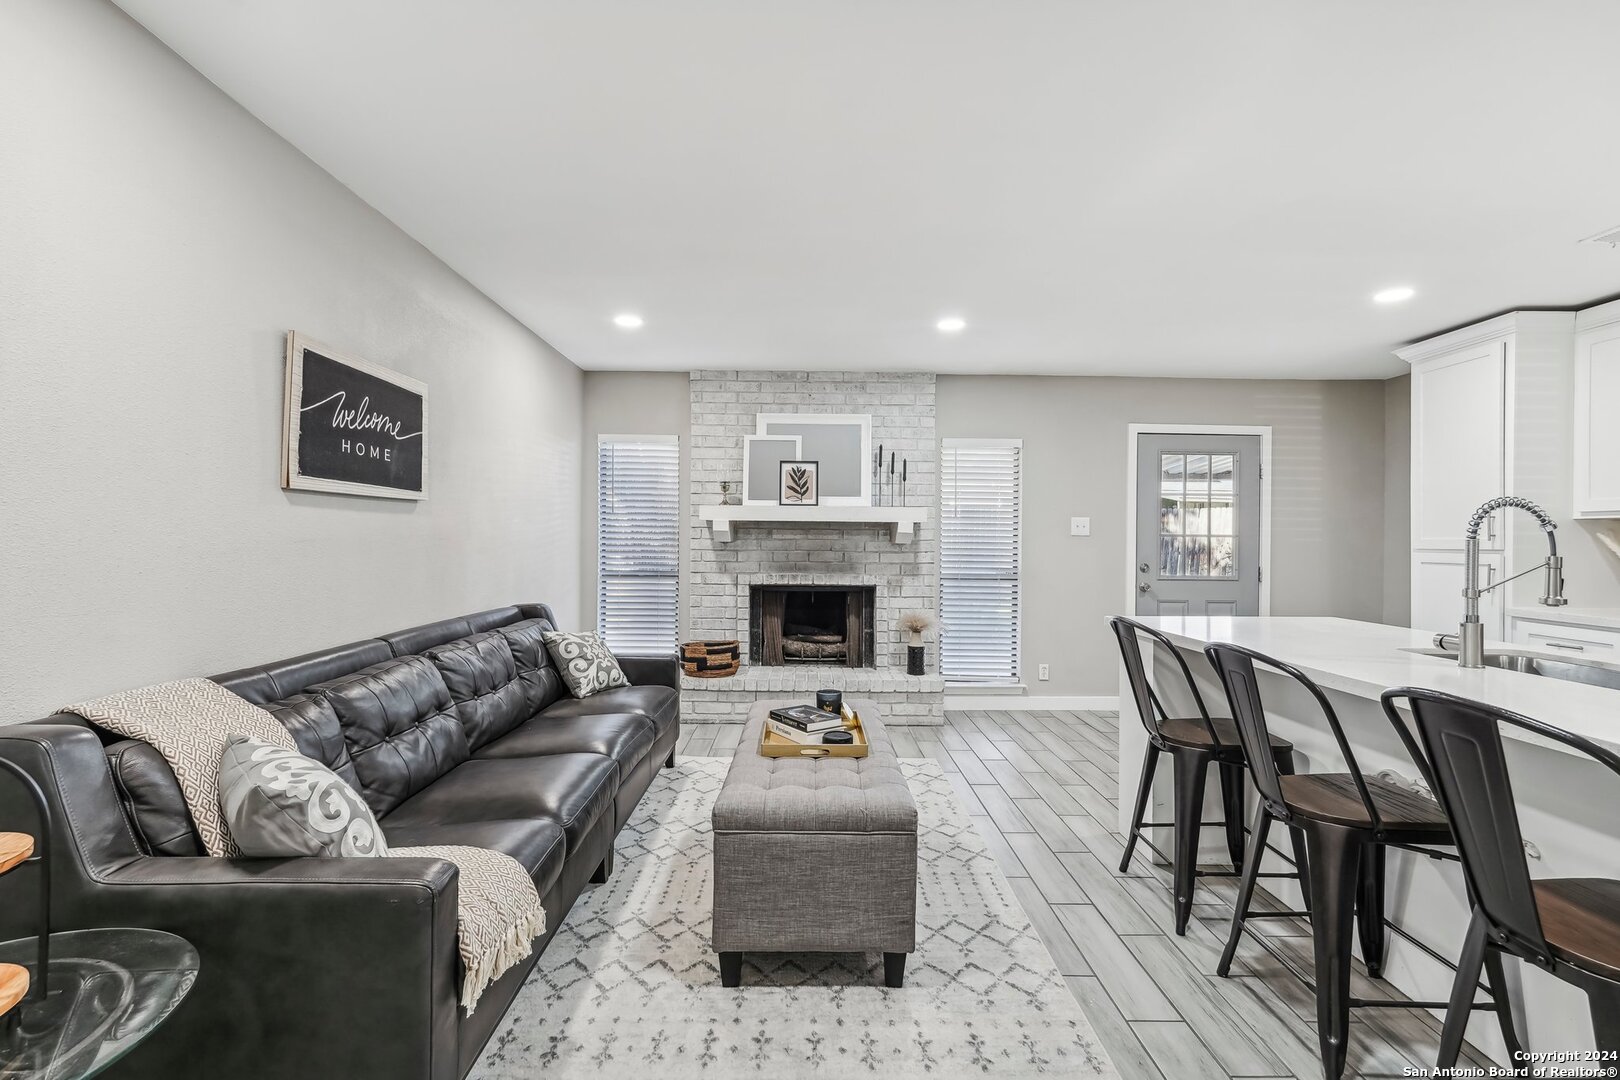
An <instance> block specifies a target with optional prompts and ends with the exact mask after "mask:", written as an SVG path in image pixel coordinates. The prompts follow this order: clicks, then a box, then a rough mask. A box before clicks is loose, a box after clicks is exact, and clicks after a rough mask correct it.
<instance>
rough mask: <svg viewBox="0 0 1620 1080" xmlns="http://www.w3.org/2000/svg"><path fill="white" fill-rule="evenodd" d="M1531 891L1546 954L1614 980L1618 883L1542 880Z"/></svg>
mask: <svg viewBox="0 0 1620 1080" xmlns="http://www.w3.org/2000/svg"><path fill="white" fill-rule="evenodd" d="M1531 888H1532V889H1533V890H1534V891H1535V895H1536V910H1537V913H1538V914H1539V915H1540V916H1541V934H1542V937H1544V938H1546V939H1547V945H1548V946H1549V947H1550V948H1551V949H1552V954H1553V955H1554V956H1556V957H1557V958H1558V959H1560V960H1562V961H1564V963H1566V964H1569V965H1571V966H1573V967H1578V968H1581V969H1582V970H1584V971H1590V972H1593V973H1594V974H1597V975H1602V976H1603V977H1604V978H1607V979H1620V881H1611V880H1609V879H1607V878H1543V879H1542V880H1540V881H1536V882H1532V883H1531Z"/></svg>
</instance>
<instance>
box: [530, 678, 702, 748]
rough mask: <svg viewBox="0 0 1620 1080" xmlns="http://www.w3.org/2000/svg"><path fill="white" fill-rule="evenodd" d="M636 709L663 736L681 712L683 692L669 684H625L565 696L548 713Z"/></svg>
mask: <svg viewBox="0 0 1620 1080" xmlns="http://www.w3.org/2000/svg"><path fill="white" fill-rule="evenodd" d="M604 713H632V714H634V715H636V716H645V717H646V718H647V719H648V720H651V721H652V724H653V727H654V729H656V731H657V733H658V734H659V736H663V735H664V734H666V733H667V732H668V731H669V730H670V729H672V728H673V727H674V726H675V723H676V721H677V720H678V719H679V717H680V713H681V695H680V692H679V691H678V690H672V689H670V688H669V687H667V686H621V687H618V688H617V689H614V690H604V691H602V692H601V693H600V694H592V695H591V696H590V697H588V698H575V697H564V698H561V699H560V700H558V701H556V702H553V703H552V704H551V705H549V706H548V707H547V708H546V711H545V714H544V715H546V716H550V717H556V718H559V719H560V718H562V717H568V716H600V715H603V714H604Z"/></svg>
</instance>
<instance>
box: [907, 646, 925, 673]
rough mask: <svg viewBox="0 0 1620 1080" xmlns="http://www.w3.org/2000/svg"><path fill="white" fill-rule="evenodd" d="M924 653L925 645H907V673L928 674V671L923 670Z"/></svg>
mask: <svg viewBox="0 0 1620 1080" xmlns="http://www.w3.org/2000/svg"><path fill="white" fill-rule="evenodd" d="M923 653H924V649H923V647H922V646H921V645H907V646H906V674H907V675H926V674H927V672H926V671H924V670H923Z"/></svg>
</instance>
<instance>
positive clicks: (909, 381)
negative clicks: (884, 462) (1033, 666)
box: [681, 371, 945, 724]
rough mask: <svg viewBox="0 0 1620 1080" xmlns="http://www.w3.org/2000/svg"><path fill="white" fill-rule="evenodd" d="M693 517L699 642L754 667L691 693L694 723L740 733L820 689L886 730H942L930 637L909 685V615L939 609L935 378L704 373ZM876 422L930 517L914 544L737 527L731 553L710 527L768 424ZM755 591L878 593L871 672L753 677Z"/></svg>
mask: <svg viewBox="0 0 1620 1080" xmlns="http://www.w3.org/2000/svg"><path fill="white" fill-rule="evenodd" d="M690 385H691V407H692V418H691V422H692V434H691V445H690V460H691V491H690V495H691V500H690V501H691V506H692V517H691V519H690V520H689V521H688V524H687V534H686V543H687V550H688V554H689V557H690V572H689V576H688V581H689V583H690V584H689V586H688V597H687V600H686V602H687V605H688V610H687V618H688V623H689V625H690V627H691V636H692V637H694V638H735V639H737V640H738V641H740V642H741V643H742V647H743V651H744V667H743V669H742V671H741V672H739V673H738V674H737V675H735V676H732V677H731V678H729V679H694V678H691V677H683V678H682V682H681V716H682V719H683V720H691V721H695V722H699V723H701V722H704V721H719V722H727V721H740V720H741V719H742V717H743V715H744V714H745V713H746V712H747V709H748V706H749V705H751V704H752V703H753V702H755V701H757V700H759V699H760V698H762V697H796V696H797V697H803V696H807V695H808V694H810V693H812V692H813V691H815V690H817V689H819V688H821V687H836V688H838V689H842V690H844V691H845V692H846V693H847V694H849V695H851V696H859V697H866V698H870V699H873V700H874V701H876V702H877V703H878V707H879V709H880V710H881V711H882V713H883V715H884V716H886V717H893V718H896V719H901V718H903V719H904V720H905V722H907V723H914V724H926V723H942V722H943V721H944V711H943V709H944V695H945V683H944V679H943V678H941V677H940V675H939V674H938V670H939V668H938V656H939V653H938V643H937V641H936V640H935V637H934V635H933V634H930V635H929V637H928V665H927V670H928V672H929V674H927V675H923V676H911V675H907V674H906V649H905V645H906V642H905V634H904V632H903V631H901V630H900V628H899V622H898V620H899V617H900V615H901V614H902V613H903V612H906V611H914V610H922V611H928V612H933V611H935V609H936V608H937V606H938V602H939V521H938V511H939V479H938V477H939V473H938V454H939V448H938V443H937V440H936V438H935V433H934V377H933V376H932V375H919V374H910V373H890V374H882V373H879V374H874V373H871V372H859V373H854V372H841V371H810V372H802V371H799V372H759V371H746V372H736V371H695V372H693V373H692V375H691V384H690ZM782 412H803V413H869V414H871V417H872V444H873V448H874V450H875V449H876V448H877V447H878V446H879V445H881V446H882V447H883V452H884V455H885V458H887V455H888V454H889V453H890V452H891V451H892V452H894V453H896V454H898V456H899V457H900V458H901V459H904V460H905V461H906V462H907V470H906V473H907V482H906V484H905V492H904V498H905V502H906V504H907V505H908V506H911V507H920V508H923V509H925V510H926V511H927V512H928V520H927V521H925V522H923V523H922V524H920V525H918V526H917V528H916V530H915V534H914V536H912V537H911V538H910V539H909V542H897V539H896V536H895V531H894V529H893V528H892V527H888V526H884V525H882V524H877V523H873V524H864V523H863V524H857V523H850V522H841V523H836V524H826V525H799V524H795V525H792V526H791V527H784V526H782V525H780V524H774V523H765V522H758V523H740V524H738V525H736V526H735V528H734V529H733V531H732V533H731V537H732V538H731V540H730V542H729V543H724V542H721V541H720V540H719V539H717V538H716V536H715V535H714V532H713V530H712V529H711V528H710V526H709V524H708V523H707V522H705V521H703V520H702V519H701V517H700V516H699V514H700V510H701V508H703V507H712V506H714V505H716V504H718V503H719V502H720V501H721V491H720V484H721V482H722V481H730V482H731V483H732V484H733V485H735V487H734V490H740V486H741V480H742V465H743V436H744V435H749V434H753V432H754V430H755V417H756V416H757V414H759V413H782ZM757 585H837V586H871V587H872V588H873V589H874V592H875V610H874V643H875V650H874V652H875V655H874V660H875V664H874V666H872V667H842V666H837V665H826V664H798V665H793V664H790V665H786V666H778V667H768V666H755V665H752V664H749V663H748V662H747V660H748V655H747V654H748V648H749V590H750V589H751V588H752V587H753V586H757Z"/></svg>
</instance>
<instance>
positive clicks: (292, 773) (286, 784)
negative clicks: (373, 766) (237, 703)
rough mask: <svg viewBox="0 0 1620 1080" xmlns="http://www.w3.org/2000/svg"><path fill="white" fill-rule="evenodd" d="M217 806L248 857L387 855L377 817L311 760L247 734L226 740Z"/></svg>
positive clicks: (346, 786) (339, 779) (345, 785)
mask: <svg viewBox="0 0 1620 1080" xmlns="http://www.w3.org/2000/svg"><path fill="white" fill-rule="evenodd" d="M219 808H220V812H221V813H223V814H224V816H225V827H226V829H228V830H229V831H230V834H231V837H232V838H233V839H234V840H235V841H236V845H237V847H239V848H241V849H242V854H243V855H246V856H248V857H249V858H260V859H282V858H293V857H296V856H300V855H324V856H373V855H386V854H388V843H387V841H385V840H384V839H383V834H382V829H381V828H380V827H379V826H378V824H377V816H376V815H375V814H373V813H372V812H371V807H370V806H367V805H366V801H365V800H364V799H362V798H361V797H360V793H359V792H357V791H355V790H354V788H352V787H350V786H349V784H348V783H347V782H345V781H344V779H343V778H342V777H341V776H339V775H338V774H337V773H335V772H333V771H332V770H331V769H328V768H327V767H326V766H325V765H322V764H321V763H320V762H318V761H314V760H312V759H310V758H307V757H305V756H304V755H303V754H300V753H297V752H296V751H293V750H288V749H285V748H283V747H280V746H272V745H270V744H269V743H266V742H260V741H259V740H258V739H250V738H248V737H247V736H246V735H232V736H230V737H229V738H228V739H226V741H225V751H224V753H223V754H222V755H221V756H220V760H219Z"/></svg>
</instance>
